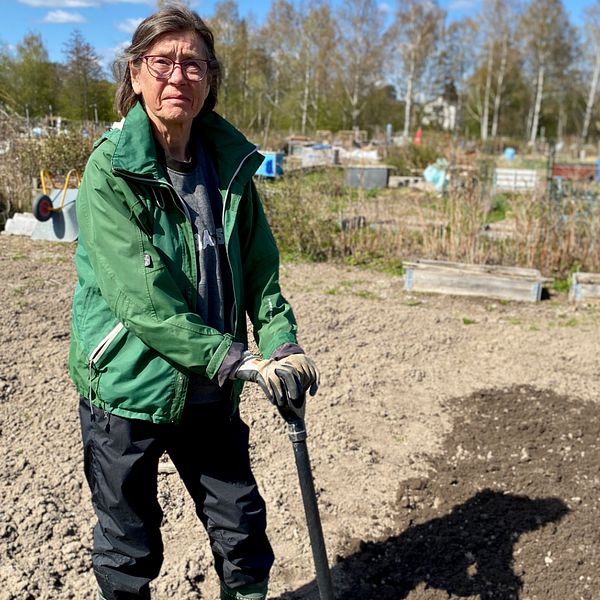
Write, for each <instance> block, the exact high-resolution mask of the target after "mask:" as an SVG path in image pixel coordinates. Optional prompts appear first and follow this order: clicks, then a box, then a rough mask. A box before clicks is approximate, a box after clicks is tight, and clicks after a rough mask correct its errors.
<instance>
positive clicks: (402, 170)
mask: <svg viewBox="0 0 600 600" xmlns="http://www.w3.org/2000/svg"><path fill="white" fill-rule="evenodd" d="M442 157H443V154H442V152H440V150H438V148H437V147H436V146H433V145H429V144H419V145H417V144H414V143H412V142H410V143H408V144H406V145H405V146H393V147H391V148H388V155H387V158H386V162H387V163H388V164H389V165H391V166H393V167H395V168H396V169H397V170H398V174H399V175H412V174H413V172H414V171H419V172H421V171H423V169H425V168H426V167H427V166H428V165H430V164H432V163H434V162H435V161H436V160H437V159H438V158H442Z"/></svg>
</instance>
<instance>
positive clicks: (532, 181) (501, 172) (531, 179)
mask: <svg viewBox="0 0 600 600" xmlns="http://www.w3.org/2000/svg"><path fill="white" fill-rule="evenodd" d="M537 181H538V175H537V172H536V171H534V170H533V169H496V170H495V171H494V187H495V188H496V189H498V190H510V191H521V190H533V189H535V186H536V185H537Z"/></svg>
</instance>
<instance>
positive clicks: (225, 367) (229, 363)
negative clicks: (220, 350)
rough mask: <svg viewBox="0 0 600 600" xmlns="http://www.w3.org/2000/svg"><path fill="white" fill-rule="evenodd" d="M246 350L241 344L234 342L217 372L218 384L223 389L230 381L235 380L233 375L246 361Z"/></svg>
mask: <svg viewBox="0 0 600 600" xmlns="http://www.w3.org/2000/svg"><path fill="white" fill-rule="evenodd" d="M245 351H246V348H245V346H244V344H242V343H241V342H233V343H232V344H231V346H229V350H228V351H227V354H226V355H225V358H224V359H223V362H222V363H221V366H220V367H219V370H218V371H217V383H218V384H219V386H220V387H223V385H224V384H225V382H226V381H227V380H228V379H233V377H232V376H233V374H234V373H235V372H236V371H237V370H238V367H239V366H240V364H242V361H243V360H244V352H245Z"/></svg>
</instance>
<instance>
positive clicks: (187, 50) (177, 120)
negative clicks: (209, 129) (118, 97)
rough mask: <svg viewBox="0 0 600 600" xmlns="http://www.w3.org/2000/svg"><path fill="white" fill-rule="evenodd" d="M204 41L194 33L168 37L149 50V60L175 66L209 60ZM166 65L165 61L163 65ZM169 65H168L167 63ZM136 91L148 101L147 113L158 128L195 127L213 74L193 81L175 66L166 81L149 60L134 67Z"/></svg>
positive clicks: (132, 68)
mask: <svg viewBox="0 0 600 600" xmlns="http://www.w3.org/2000/svg"><path fill="white" fill-rule="evenodd" d="M207 54H208V53H207V50H206V46H205V44H204V41H203V40H202V39H201V38H200V37H199V36H198V35H197V34H196V33H195V32H194V31H186V32H178V33H166V34H165V35H163V36H161V37H159V38H158V39H157V41H156V42H155V43H154V44H153V45H152V46H151V47H150V48H149V49H148V51H147V52H146V54H145V56H159V57H165V58H167V59H171V60H172V61H175V62H178V63H179V62H182V61H190V60H192V61H193V60H206V59H207V58H208V56H207ZM161 62H163V63H164V62H165V61H161ZM167 62H168V61H167ZM129 68H130V70H131V81H132V84H133V91H134V92H135V93H136V94H137V95H138V96H139V95H141V96H142V98H143V99H144V105H145V107H146V112H147V113H148V116H149V117H150V119H151V121H153V122H154V123H155V124H157V125H159V126H160V125H162V126H163V127H166V128H169V127H171V126H176V125H185V124H186V123H191V121H192V119H194V117H195V116H196V115H197V114H198V113H199V112H200V110H201V109H202V106H203V105H204V101H205V100H206V98H207V96H208V92H209V89H210V74H209V73H207V74H206V76H205V77H204V78H203V79H202V81H190V80H189V79H188V78H187V77H186V76H185V74H184V72H183V67H182V66H180V65H175V67H174V69H173V72H172V73H171V75H170V76H168V77H167V78H165V79H157V78H156V77H155V76H154V75H152V73H150V71H149V70H148V64H147V62H146V61H145V60H142V62H141V63H140V64H139V66H138V67H136V66H134V65H133V63H130V65H129Z"/></svg>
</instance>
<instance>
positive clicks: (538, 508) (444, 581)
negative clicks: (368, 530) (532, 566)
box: [279, 490, 568, 600]
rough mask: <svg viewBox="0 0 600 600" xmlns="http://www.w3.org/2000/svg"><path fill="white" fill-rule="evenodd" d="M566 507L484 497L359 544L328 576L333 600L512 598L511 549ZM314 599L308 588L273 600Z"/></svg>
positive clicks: (549, 501) (515, 583) (488, 493)
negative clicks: (423, 592)
mask: <svg viewBox="0 0 600 600" xmlns="http://www.w3.org/2000/svg"><path fill="white" fill-rule="evenodd" d="M567 512H568V508H567V506H566V505H565V504H564V503H563V502H562V501H561V500H559V499H557V498H543V499H538V500H535V499H530V498H527V497H525V496H515V495H512V494H503V493H501V492H497V491H492V490H484V491H482V492H480V493H478V494H476V495H475V496H473V497H472V498H471V499H469V500H468V501H467V502H465V503H463V504H461V505H459V506H456V507H455V508H454V509H453V510H452V512H450V514H448V515H447V516H444V517H440V518H437V519H433V520H431V521H428V522H426V523H422V524H420V525H413V526H412V527H410V528H409V529H407V530H406V531H405V532H403V533H401V534H400V535H398V536H394V537H391V538H389V539H387V540H385V541H381V542H361V543H360V547H359V548H358V550H357V551H356V552H355V553H353V554H351V555H349V556H347V557H345V558H341V559H340V560H339V562H338V563H337V564H336V565H335V567H334V568H333V570H332V578H333V581H334V586H335V589H336V597H338V598H360V599H361V600H387V599H389V600H392V599H395V600H398V599H400V598H406V597H407V595H408V594H409V592H410V591H411V590H414V589H416V588H417V587H418V586H419V585H420V584H422V583H423V584H425V586H426V587H429V588H432V587H433V588H437V589H440V590H445V591H446V592H447V593H448V595H449V596H450V595H454V596H459V597H468V596H479V597H480V598H481V599H482V600H499V599H502V600H508V599H511V598H518V594H519V590H520V589H521V579H520V577H519V575H518V574H517V573H515V572H514V570H513V549H514V545H515V543H516V541H517V540H518V538H519V537H520V535H521V534H523V533H525V532H528V531H534V530H536V529H538V528H540V527H542V526H544V525H546V524H547V523H550V522H557V521H559V520H560V519H561V518H562V517H563V516H564V515H565V514H567ZM299 598H303V599H309V598H318V591H317V589H316V585H315V584H314V583H311V584H309V585H307V586H305V587H303V588H301V589H299V590H296V591H295V592H292V593H286V594H284V595H282V596H280V597H279V600H294V599H299Z"/></svg>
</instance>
